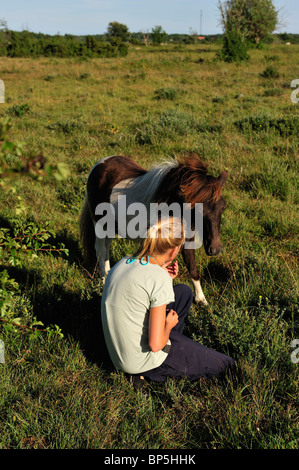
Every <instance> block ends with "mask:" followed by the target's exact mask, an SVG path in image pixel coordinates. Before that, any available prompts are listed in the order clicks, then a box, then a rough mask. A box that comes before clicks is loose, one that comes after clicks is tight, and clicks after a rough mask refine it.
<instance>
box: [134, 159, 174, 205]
mask: <svg viewBox="0 0 299 470" xmlns="http://www.w3.org/2000/svg"><path fill="white" fill-rule="evenodd" d="M177 165H178V162H177V161H176V160H175V159H173V160H163V161H160V162H159V163H156V164H155V165H153V166H152V167H151V168H150V169H149V170H148V171H147V172H146V173H145V174H144V175H141V176H138V177H137V178H136V179H135V180H134V184H133V188H134V193H135V194H142V195H143V198H144V200H145V203H147V202H150V201H151V200H152V196H153V194H155V193H156V191H157V189H158V187H159V185H160V184H161V182H162V181H163V179H164V178H165V176H166V174H167V173H168V172H169V170H171V169H172V168H175V167H177Z"/></svg>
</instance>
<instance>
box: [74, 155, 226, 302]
mask: <svg viewBox="0 0 299 470" xmlns="http://www.w3.org/2000/svg"><path fill="white" fill-rule="evenodd" d="M226 179H227V171H226V170H225V171H223V172H222V173H221V174H220V175H219V176H218V178H216V177H214V176H211V175H208V174H207V166H206V165H205V164H204V163H203V162H202V161H201V160H200V159H199V158H198V157H197V156H194V155H192V156H189V157H186V158H184V159H182V160H180V161H178V160H173V161H170V162H164V163H161V164H160V165H156V166H153V167H152V168H151V169H149V170H146V169H144V168H142V167H141V166H139V165H138V164H137V163H136V162H134V161H133V160H132V159H130V158H128V157H125V156H111V157H106V158H103V159H102V160H101V161H100V162H98V163H97V164H96V165H95V166H94V167H93V168H92V170H91V172H90V174H89V177H88V181H87V193H86V197H85V201H84V205H83V208H82V212H81V217H80V235H81V241H82V246H83V252H84V258H85V262H86V264H87V265H88V266H89V267H95V266H96V265H97V264H98V265H99V267H100V271H101V275H102V277H105V276H106V275H107V273H108V271H109V269H110V261H109V249H110V245H111V242H112V239H111V238H109V237H106V238H99V237H97V236H96V234H95V228H96V224H97V222H98V221H99V219H100V218H101V217H102V215H96V208H97V206H98V204H100V203H109V204H112V205H115V204H117V200H118V196H121V195H125V196H126V203H127V205H129V204H132V203H134V202H138V203H142V204H144V205H145V206H146V207H149V204H150V203H153V202H155V203H162V202H164V203H166V204H169V205H170V204H172V203H174V202H176V203H179V204H181V205H183V203H187V204H189V205H190V207H191V212H192V208H194V207H195V204H196V203H202V204H203V206H202V207H203V245H204V248H205V252H206V254H207V255H209V256H215V255H217V254H219V253H220V252H221V251H222V244H221V240H220V222H221V215H222V213H223V211H224V209H225V201H224V198H223V196H222V187H223V184H224V183H225V181H226ZM115 214H116V216H117V211H115ZM116 223H117V221H116ZM182 255H183V259H184V262H185V264H186V266H187V269H188V272H189V274H190V277H191V279H192V282H193V285H194V290H195V296H194V297H195V298H194V300H195V301H196V302H202V303H204V304H207V301H206V299H205V296H204V294H203V291H202V288H201V284H200V281H199V272H198V268H197V266H196V263H195V251H194V249H185V247H183V249H182Z"/></svg>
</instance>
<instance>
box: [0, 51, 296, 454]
mask: <svg viewBox="0 0 299 470" xmlns="http://www.w3.org/2000/svg"><path fill="white" fill-rule="evenodd" d="M216 52H217V47H216V46H204V45H201V46H164V47H163V46H161V47H160V48H150V47H148V48H143V47H141V48H138V47H133V46H131V48H130V50H129V54H128V56H127V57H125V58H113V59H90V60H79V59H78V60H77V59H49V58H38V59H8V58H4V57H2V58H0V79H2V80H3V81H4V83H5V98H6V102H5V103H4V104H0V119H4V118H6V117H7V116H10V117H11V122H12V128H11V129H10V131H9V138H10V140H11V141H13V142H25V143H26V145H25V147H24V149H25V150H24V151H25V152H28V153H32V154H39V153H43V154H44V155H45V156H46V157H47V158H48V160H49V161H51V162H53V163H56V164H59V163H66V164H67V165H68V167H69V170H70V173H69V176H68V177H67V179H65V180H63V181H58V180H57V179H54V178H46V179H44V180H42V181H38V180H35V179H31V178H29V177H28V176H23V177H20V176H19V177H16V178H14V179H13V180H11V182H10V183H8V184H10V187H9V189H7V188H6V189H5V188H4V189H3V190H2V192H1V197H0V201H1V202H0V203H1V213H0V216H1V222H2V226H3V227H4V228H9V229H10V231H11V232H10V233H11V236H13V230H14V228H15V227H16V226H17V225H18V224H19V225H20V224H21V226H25V225H26V223H33V224H34V225H36V226H38V227H41V228H44V227H48V229H49V230H53V231H54V232H55V235H52V240H51V242H52V243H53V244H54V245H55V246H57V244H58V243H64V245H65V247H66V248H67V249H68V250H69V255H68V256H66V255H64V254H61V255H57V254H51V253H49V252H38V255H37V256H34V257H30V258H29V257H28V256H26V253H24V255H22V263H21V264H20V265H16V266H12V265H11V264H10V261H9V260H10V259H11V258H10V256H9V254H8V253H7V252H5V251H4V252H2V255H1V256H2V259H1V264H2V271H3V273H4V272H5V271H4V270H6V272H7V276H9V279H8V278H6V281H5V280H4V277H5V276H4V274H3V273H2V276H3V277H2V290H1V296H2V297H1V300H2V317H3V318H4V313H3V312H6V316H8V315H9V314H10V317H11V318H15V317H16V318H20V319H21V320H18V321H20V322H21V323H22V322H23V326H24V322H25V324H27V325H28V324H30V325H31V328H37V329H43V327H41V326H38V325H35V326H34V325H33V320H32V318H36V320H39V321H42V322H43V323H44V325H45V326H46V325H49V324H55V325H57V326H58V327H59V328H61V329H62V331H63V333H64V337H63V338H61V337H60V336H59V335H55V334H53V335H52V336H51V334H50V333H49V331H48V332H43V333H40V334H37V333H38V332H35V331H34V329H26V328H21V327H18V326H15V325H13V324H10V323H7V322H0V323H1V324H0V338H1V339H2V340H3V341H4V345H5V363H4V364H0V448H3V449H6V448H9V449H20V448H22V449H24V448H37V449H58V448H59V449H67V448H69V449H79V448H85V449H90V448H96V449H101V448H103V449H236V448H242V449H272V448H278V449H294V448H297V447H298V437H299V433H298V431H299V430H298V371H299V364H298V363H294V362H292V361H291V353H292V348H291V347H290V345H291V341H292V340H293V339H296V338H299V329H298V156H299V139H298V136H299V104H294V103H292V102H291V99H290V95H291V92H292V91H293V90H292V89H291V88H290V84H291V82H292V80H294V79H297V78H299V66H298V64H299V60H298V59H299V46H294V45H293V46H290V47H288V46H286V45H282V44H275V45H271V46H268V47H267V48H265V49H263V50H256V51H252V52H251V59H250V61H249V63H248V64H244V65H242V66H237V65H234V64H226V63H224V62H219V61H218V60H217V58H216ZM265 71H266V72H265ZM275 72H277V73H275ZM191 152H192V153H196V154H198V155H199V157H200V158H201V159H202V160H203V161H205V162H208V163H209V168H210V173H211V174H214V175H215V176H217V175H218V174H219V172H220V171H222V170H223V169H224V168H226V167H228V170H229V179H228V181H227V183H226V187H225V190H224V195H225V198H226V202H227V210H226V212H225V215H224V217H223V224H222V242H223V245H224V250H223V253H222V254H221V256H219V257H217V258H208V257H207V256H206V255H205V254H204V252H203V251H202V250H200V251H199V252H198V253H197V260H198V264H199V267H200V273H201V280H202V286H203V290H204V292H205V295H206V298H207V300H208V301H209V304H210V305H209V307H207V308H203V307H200V306H197V305H195V304H194V305H192V308H191V314H190V321H189V323H188V325H187V328H186V334H188V335H190V336H191V337H193V338H194V339H196V340H198V341H200V342H202V343H204V344H206V345H207V346H209V347H212V348H215V349H217V350H220V351H222V352H224V353H227V354H229V355H231V356H232V357H234V358H235V359H236V361H237V363H238V376H237V378H236V379H235V380H232V379H229V380H228V381H226V382H225V383H221V384H217V383H214V382H205V381H202V382H200V383H194V384H193V383H188V382H187V381H184V380H181V381H173V380H169V381H168V382H167V383H166V384H160V385H157V384H148V385H147V386H146V387H145V388H144V389H142V390H139V391H137V390H135V389H134V388H133V386H132V384H131V383H130V382H129V381H128V379H127V377H126V376H124V375H123V374H122V373H117V372H115V371H111V370H110V369H109V368H107V367H106V364H105V363H102V359H103V344H102V342H101V341H100V340H99V338H100V333H99V332H100V325H99V301H100V294H101V289H102V287H101V286H100V287H99V281H98V277H97V275H96V274H94V273H89V272H87V271H86V270H85V268H84V266H83V265H82V254H81V248H80V241H79V229H78V220H79V213H80V210H81V206H82V203H83V199H84V194H85V185H86V179H87V175H88V173H89V170H90V168H91V167H92V165H93V164H94V163H96V162H97V161H98V160H100V158H102V157H104V156H107V155H113V154H125V155H128V156H130V157H132V158H133V159H135V160H136V161H138V162H139V163H140V164H141V165H143V166H144V167H146V168H148V167H150V165H151V164H153V163H155V162H157V161H158V160H159V159H161V158H165V157H173V156H177V157H179V156H182V155H186V154H188V153H191ZM10 158H11V162H13V163H14V162H15V161H16V160H17V157H15V156H14V155H11V156H10ZM12 188H13V190H12ZM22 224H23V225H22ZM47 224H48V225H47ZM130 248H131V246H130V245H129V243H128V242H126V241H124V240H118V241H115V242H114V243H113V245H112V255H113V257H114V259H115V260H117V259H119V258H120V257H121V256H123V255H124V254H126V253H127V252H128V251H130ZM10 255H11V253H10ZM179 261H180V276H179V279H178V280H177V282H185V283H187V284H190V280H189V278H188V276H187V272H186V269H185V267H184V266H183V264H182V262H181V259H180V260H179ZM11 279H14V280H15V284H13V281H11ZM190 285H191V284H190ZM15 323H16V322H15ZM32 325H33V326H32Z"/></svg>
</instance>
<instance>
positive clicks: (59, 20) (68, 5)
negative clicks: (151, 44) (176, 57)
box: [0, 0, 299, 35]
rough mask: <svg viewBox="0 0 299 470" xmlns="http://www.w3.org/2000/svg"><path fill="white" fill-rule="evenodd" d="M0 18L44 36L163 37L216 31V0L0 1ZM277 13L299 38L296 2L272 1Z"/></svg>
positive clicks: (10, 25) (13, 27) (298, 0)
mask: <svg viewBox="0 0 299 470" xmlns="http://www.w3.org/2000/svg"><path fill="white" fill-rule="evenodd" d="M1 3H2V5H1V9H0V18H2V19H5V20H6V21H7V24H8V27H9V28H10V29H13V30H16V31H21V30H22V29H28V30H29V31H33V32H37V33H38V32H41V33H47V34H57V33H58V32H59V33H60V34H66V33H69V34H78V35H80V34H82V35H86V34H102V33H105V32H106V30H107V26H108V24H109V23H110V22H111V21H118V22H120V23H124V24H126V25H127V26H128V27H129V30H130V31H131V32H138V31H147V30H148V31H151V29H152V28H153V27H154V26H156V25H161V26H162V27H163V28H164V29H165V30H166V32H167V33H169V34H170V33H187V34H188V33H190V29H192V30H194V31H197V32H198V33H200V12H201V10H202V33H203V34H217V33H221V32H222V30H221V27H220V26H219V10H218V7H217V4H218V1H217V0H208V1H207V0H206V1H204V0H48V1H47V2H45V1H43V0H10V1H9V0H8V1H7V0H6V1H5V0H2V2H1ZM274 4H275V6H276V8H277V9H282V16H283V20H284V26H283V27H282V28H281V31H282V32H284V31H287V32H290V33H298V34H299V0H274Z"/></svg>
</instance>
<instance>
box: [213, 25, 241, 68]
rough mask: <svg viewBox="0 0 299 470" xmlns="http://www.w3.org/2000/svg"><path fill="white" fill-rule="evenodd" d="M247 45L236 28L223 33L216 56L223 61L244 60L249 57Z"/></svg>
mask: <svg viewBox="0 0 299 470" xmlns="http://www.w3.org/2000/svg"><path fill="white" fill-rule="evenodd" d="M247 51H248V46H247V44H246V42H245V41H244V39H243V37H242V35H241V34H240V33H239V32H238V31H237V30H235V29H234V30H231V31H228V32H226V33H225V35H224V38H223V46H222V50H221V51H220V53H219V54H218V57H219V58H220V59H222V60H224V61H225V62H244V61H246V60H248V59H249V54H248V52H247Z"/></svg>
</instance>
